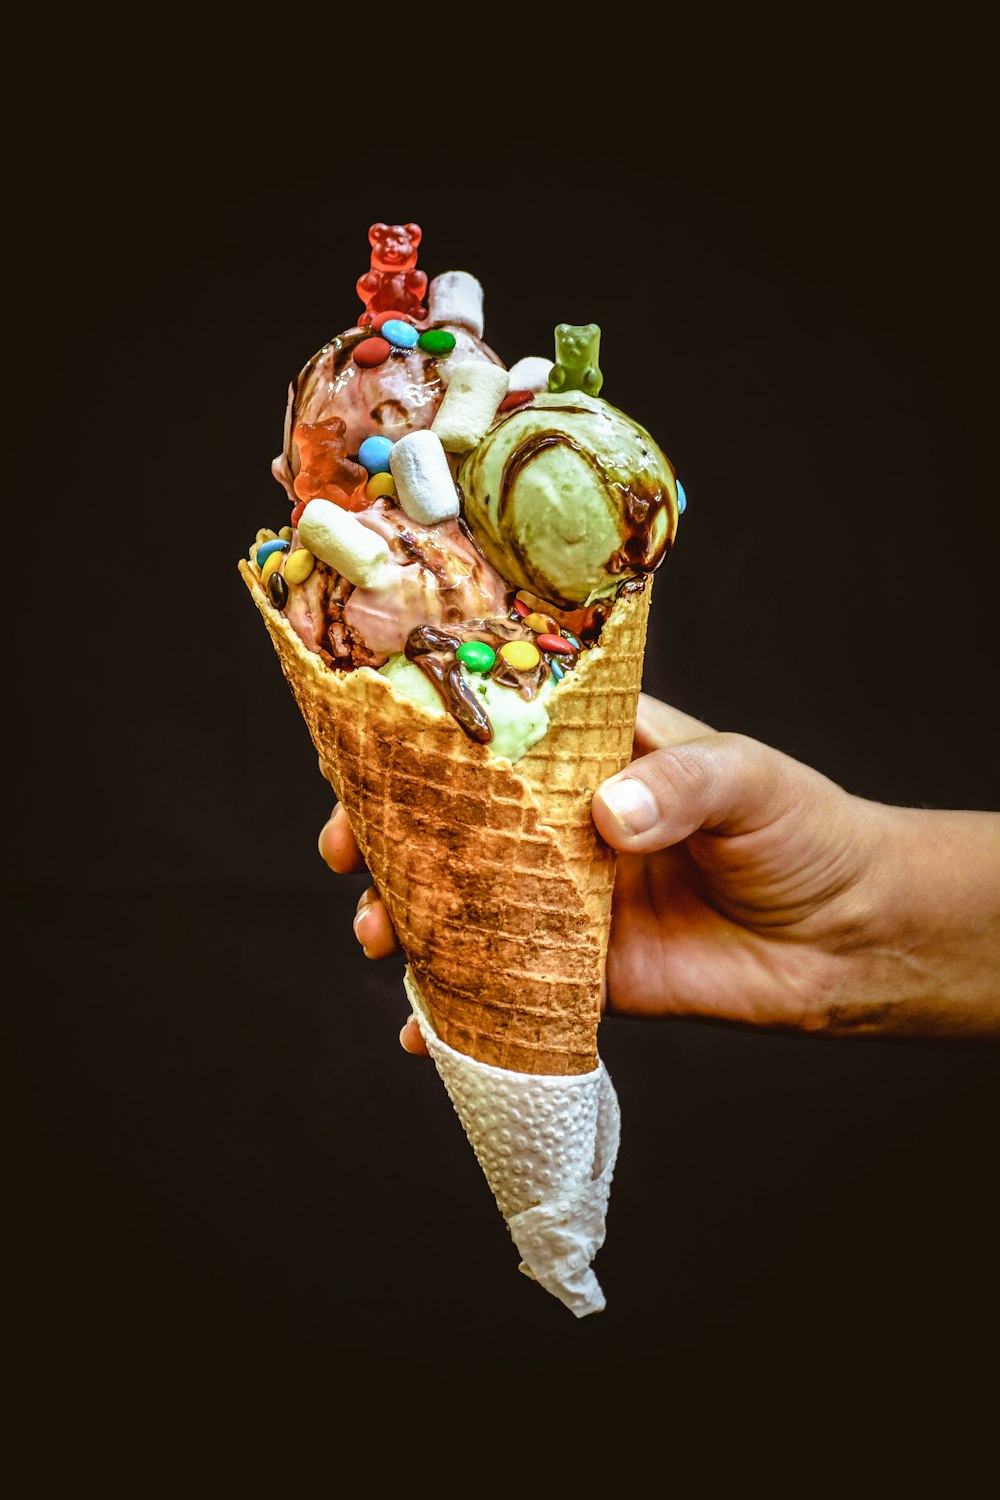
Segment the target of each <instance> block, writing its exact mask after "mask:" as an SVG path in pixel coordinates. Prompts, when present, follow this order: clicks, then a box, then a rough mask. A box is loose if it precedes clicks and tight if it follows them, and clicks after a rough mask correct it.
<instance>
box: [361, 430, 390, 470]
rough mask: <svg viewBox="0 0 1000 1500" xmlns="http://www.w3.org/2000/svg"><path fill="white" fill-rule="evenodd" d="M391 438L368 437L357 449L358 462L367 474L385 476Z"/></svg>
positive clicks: (387, 467)
mask: <svg viewBox="0 0 1000 1500" xmlns="http://www.w3.org/2000/svg"><path fill="white" fill-rule="evenodd" d="M391 452H392V438H387V437H368V438H365V440H364V442H363V443H362V444H361V447H360V448H359V449H358V462H359V463H360V465H361V467H362V468H363V469H367V470H368V472H369V474H385V473H387V472H388V469H389V454H390V453H391Z"/></svg>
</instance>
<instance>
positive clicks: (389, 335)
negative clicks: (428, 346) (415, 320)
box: [379, 318, 420, 349]
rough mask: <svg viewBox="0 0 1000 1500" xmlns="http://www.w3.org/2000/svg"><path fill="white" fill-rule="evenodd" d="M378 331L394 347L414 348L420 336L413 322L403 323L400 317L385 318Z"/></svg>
mask: <svg viewBox="0 0 1000 1500" xmlns="http://www.w3.org/2000/svg"><path fill="white" fill-rule="evenodd" d="M379 332H380V333H381V335H382V337H383V338H384V339H387V340H388V341H389V343H390V344H392V345H393V347H394V348H396V349H415V348H416V346H417V339H418V338H419V337H420V334H419V333H418V331H417V330H416V329H415V328H414V326H413V324H412V323H404V322H403V320H402V318H386V320H385V322H384V323H383V324H382V327H381V328H380V330H379Z"/></svg>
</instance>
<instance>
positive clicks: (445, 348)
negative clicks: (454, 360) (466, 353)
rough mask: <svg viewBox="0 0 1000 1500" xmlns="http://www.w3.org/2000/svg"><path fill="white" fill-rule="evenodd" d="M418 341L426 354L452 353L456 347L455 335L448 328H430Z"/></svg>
mask: <svg viewBox="0 0 1000 1500" xmlns="http://www.w3.org/2000/svg"><path fill="white" fill-rule="evenodd" d="M417 343H418V345H419V346H420V348H421V349H422V350H423V351H424V353H425V354H450V353H451V351H452V350H453V349H454V347H455V335H454V334H453V333H449V332H448V330H447V328H428V329H427V332H426V333H422V334H421V335H420V337H419V338H418V339H417Z"/></svg>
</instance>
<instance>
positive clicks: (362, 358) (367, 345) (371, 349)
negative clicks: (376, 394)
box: [354, 339, 392, 370]
mask: <svg viewBox="0 0 1000 1500" xmlns="http://www.w3.org/2000/svg"><path fill="white" fill-rule="evenodd" d="M391 353H392V345H391V344H390V343H389V340H388V339H363V340H362V342H361V343H360V344H359V345H358V347H357V348H356V349H355V351H354V363H355V364H356V365H360V366H361V368H362V369H363V370H374V369H375V367H376V365H384V364H385V362H386V360H387V359H388V358H389V355H390V354H391Z"/></svg>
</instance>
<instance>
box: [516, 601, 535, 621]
mask: <svg viewBox="0 0 1000 1500" xmlns="http://www.w3.org/2000/svg"><path fill="white" fill-rule="evenodd" d="M514 608H515V609H516V610H517V612H518V614H519V615H520V616H521V619H522V620H523V619H524V617H525V615H530V614H531V610H530V609H529V608H528V606H527V605H526V604H525V602H524V600H523V599H515V600H514Z"/></svg>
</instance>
